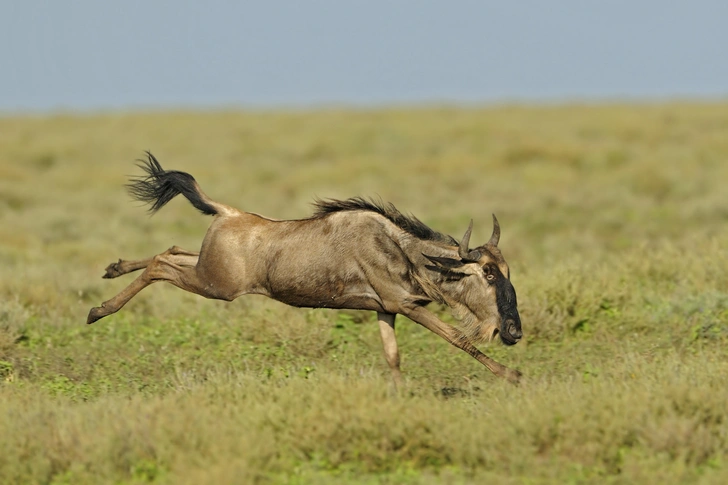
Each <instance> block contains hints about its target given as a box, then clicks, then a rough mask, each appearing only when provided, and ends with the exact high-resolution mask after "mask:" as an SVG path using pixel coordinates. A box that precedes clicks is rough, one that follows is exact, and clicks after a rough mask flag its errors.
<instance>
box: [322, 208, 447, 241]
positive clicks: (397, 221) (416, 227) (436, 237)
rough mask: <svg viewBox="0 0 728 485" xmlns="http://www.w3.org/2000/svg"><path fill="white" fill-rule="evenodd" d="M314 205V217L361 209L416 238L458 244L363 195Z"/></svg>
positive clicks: (414, 218)
mask: <svg viewBox="0 0 728 485" xmlns="http://www.w3.org/2000/svg"><path fill="white" fill-rule="evenodd" d="M314 207H316V212H314V214H313V217H314V218H318V217H324V216H326V215H328V214H333V213H334V212H343V211H358V210H363V211H370V212H376V213H377V214H380V215H382V216H384V217H386V218H387V219H389V220H390V221H391V222H392V223H393V224H394V225H396V226H397V227H399V228H400V229H402V230H403V231H405V232H407V233H409V234H412V235H413V236H415V237H416V238H418V239H423V240H426V241H436V242H440V243H444V244H451V245H454V246H457V244H458V243H457V241H456V240H455V239H453V238H452V237H450V236H448V235H446V234H442V233H440V232H437V231H435V230H433V229H430V228H429V227H427V226H426V225H425V224H424V223H423V222H422V221H420V220H419V219H417V218H416V217H415V216H406V215H404V214H402V213H401V212H400V211H399V210H397V208H396V207H394V204H392V203H384V202H381V201H374V200H368V199H365V198H363V197H352V198H350V199H346V200H336V199H327V200H316V201H315V202H314Z"/></svg>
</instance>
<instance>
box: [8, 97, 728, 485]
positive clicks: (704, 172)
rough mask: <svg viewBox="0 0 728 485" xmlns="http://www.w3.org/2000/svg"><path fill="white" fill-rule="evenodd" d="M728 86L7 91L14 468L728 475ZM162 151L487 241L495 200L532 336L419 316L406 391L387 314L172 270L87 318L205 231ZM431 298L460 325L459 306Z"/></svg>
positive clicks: (296, 198) (281, 207) (216, 191)
mask: <svg viewBox="0 0 728 485" xmlns="http://www.w3.org/2000/svg"><path fill="white" fill-rule="evenodd" d="M727 130H728V104H725V103H703V104H698V103H672V104H644V105H601V106H600V105H596V106H549V107H526V106H524V107H520V106H507V107H492V108H478V109H476V108H473V109H465V108H459V109H455V108H445V107H443V108H421V109H414V108H412V109H381V110H371V111H366V110H364V111H343V110H342V111H338V110H322V111H311V112H295V113H284V112H245V113H239V112H214V113H205V112H197V113H195V112H166V113H131V114H98V115H83V116H81V115H78V116H73V115H57V116H52V117H6V118H0V401H1V405H0V434H2V436H3V439H2V440H0V483H52V484H56V485H58V484H65V483H67V484H83V483H89V484H95V483H125V484H132V483H175V484H177V483H194V484H204V483H332V484H333V483H337V484H339V483H403V484H404V483H406V484H409V483H425V484H428V483H433V484H434V483H483V482H491V483H539V484H540V483H644V482H647V481H650V482H657V481H659V482H660V483H664V484H670V483H716V484H717V483H726V482H727V481H728V463H727V462H726V458H725V457H726V456H728V455H727V453H728V347H727V346H726V344H728V290H727V289H728V257H727V254H726V243H725V241H726V240H727V239H726V238H727V236H728V199H727V198H726V191H725V183H726V180H728V164H727V163H726V161H725V160H726V158H727V157H728V137H726V136H725V133H726V131H727ZM146 149H149V150H151V151H152V152H153V153H154V154H155V155H156V156H157V157H158V158H159V160H160V162H161V163H162V165H163V166H164V167H165V168H167V169H178V170H184V171H188V172H190V173H192V174H193V175H194V176H195V177H196V179H197V180H198V182H199V183H200V185H201V186H202V187H203V189H204V190H205V191H206V192H207V194H208V195H210V196H211V197H212V198H214V199H215V200H218V201H220V202H224V203H227V204H229V205H233V206H236V207H239V208H241V209H244V210H248V211H251V212H258V213H262V214H264V215H267V216H270V217H275V218H298V217H305V216H307V215H308V214H310V213H311V210H312V209H311V207H310V202H311V201H313V200H314V198H315V197H337V198H343V197H349V196H354V195H364V196H372V195H374V196H379V197H381V198H382V199H383V200H386V201H391V202H393V203H395V205H396V206H397V207H398V208H399V209H401V210H402V211H403V212H407V213H413V214H415V215H416V216H418V217H419V218H420V219H421V220H422V221H423V222H425V223H426V224H428V225H430V226H431V227H433V228H435V229H437V230H440V231H442V232H446V233H449V234H452V235H454V236H455V237H460V236H461V235H462V233H463V232H464V230H465V229H466V227H467V224H468V222H469V220H470V219H471V218H473V219H474V221H475V227H474V233H473V238H472V242H473V244H474V245H475V244H479V243H481V242H483V241H485V240H486V239H487V238H488V237H489V236H490V231H491V222H490V221H491V216H490V214H491V213H493V212H494V213H496V215H497V216H498V218H499V220H500V223H501V227H502V236H501V242H500V245H499V246H500V247H501V249H502V251H503V254H504V256H505V257H506V259H507V260H508V262H509V264H510V267H511V275H512V282H513V284H514V286H515V288H516V290H517V292H518V299H519V308H520V312H521V319H522V322H523V331H524V334H525V336H524V340H523V341H522V342H520V343H519V344H518V345H516V346H514V347H509V348H506V347H504V346H502V345H499V344H485V345H481V346H480V348H481V349H482V350H483V351H484V352H485V353H486V354H488V355H490V356H491V357H493V358H495V359H496V360H498V361H500V362H502V363H503V364H505V365H508V366H511V367H515V368H517V369H519V370H520V371H521V372H523V374H524V375H525V380H524V382H523V383H522V384H521V385H519V386H512V385H510V384H508V383H506V382H502V381H500V380H498V379H497V378H495V377H494V376H492V375H491V374H490V373H489V372H488V371H487V370H486V369H485V368H483V367H482V366H481V365H480V364H479V363H478V362H476V361H475V360H474V359H472V358H470V357H469V356H468V355H466V354H464V353H463V352H461V351H458V350H457V349H455V348H452V347H450V346H448V344H447V343H445V342H444V341H442V340H441V339H439V338H438V337H436V336H434V335H432V334H430V333H428V332H427V331H426V330H424V329H423V328H421V327H419V326H417V325H416V324H414V323H412V322H410V321H408V320H406V319H404V318H400V319H399V320H398V322H397V335H398V339H399V341H400V346H401V353H402V366H403V371H404V375H405V381H406V386H405V387H404V389H402V390H401V392H400V393H399V394H395V393H394V392H393V389H392V387H391V384H390V378H389V374H388V369H387V366H386V363H385V361H384V358H383V355H382V350H381V346H380V342H379V336H378V329H377V325H376V322H375V320H374V314H372V313H367V312H354V311H330V310H308V309H293V308H289V307H286V306H284V305H282V304H280V303H277V302H274V301H271V300H267V299H264V298H262V297H254V296H250V297H243V298H240V299H239V300H236V301H234V302H232V303H226V302H216V301H208V300H204V299H202V298H200V297H197V296H194V295H191V294H187V293H183V292H182V291H180V290H178V289H176V288H173V287H171V286H166V285H154V286H152V287H150V288H148V289H146V290H144V291H143V292H142V293H141V294H140V295H139V296H137V297H136V298H135V299H134V300H132V302H131V303H129V305H128V306H127V307H125V308H124V309H122V310H121V311H120V312H119V313H118V314H116V315H113V316H110V317H108V318H106V319H104V320H101V321H99V322H98V323H96V324H94V325H91V326H87V325H85V324H84V322H85V318H86V314H87V312H88V310H89V308H90V307H92V306H96V305H98V304H99V303H100V302H101V301H103V300H105V299H108V298H109V297H111V296H113V295H114V294H116V293H117V292H118V291H119V290H121V288H123V287H124V286H125V285H127V284H128V283H129V282H130V281H131V279H132V278H133V276H131V275H130V276H125V277H121V278H118V279H115V280H103V279H101V276H102V275H103V269H104V268H105V267H106V266H107V265H108V264H109V263H111V262H113V261H115V260H116V259H117V258H119V257H123V258H142V257H148V256H151V255H153V254H156V253H159V252H162V251H164V250H165V249H167V248H168V247H170V246H172V245H179V246H182V247H184V248H187V249H196V248H199V245H200V242H201V240H202V237H203V236H204V233H205V230H206V228H207V226H208V225H209V223H210V220H211V219H210V218H209V217H205V216H202V215H200V214H199V213H197V211H195V210H194V209H193V208H192V207H191V206H190V205H189V204H188V203H187V202H186V201H185V200H184V199H183V198H181V197H180V198H178V199H175V200H174V201H172V202H171V203H170V204H169V206H167V207H165V208H164V209H162V211H160V212H159V213H158V214H157V215H155V216H154V217H151V218H150V217H148V215H147V214H146V213H145V209H144V208H143V207H140V206H138V204H136V203H133V202H130V198H129V197H128V196H127V194H126V193H125V192H124V187H123V184H124V183H125V182H126V179H127V176H128V175H131V174H138V173H139V169H137V168H135V167H134V165H133V160H134V159H135V158H137V157H141V156H142V155H143V150H146ZM432 309H433V310H434V311H435V312H436V313H437V314H438V315H440V316H441V318H443V319H444V320H445V321H447V322H451V323H453V324H455V322H454V320H453V319H452V317H450V315H449V313H448V311H447V309H446V308H442V307H437V306H433V307H432Z"/></svg>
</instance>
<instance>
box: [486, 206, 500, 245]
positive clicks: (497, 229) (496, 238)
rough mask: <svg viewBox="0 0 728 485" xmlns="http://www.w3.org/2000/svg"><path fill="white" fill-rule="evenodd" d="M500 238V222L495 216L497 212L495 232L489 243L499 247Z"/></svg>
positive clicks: (494, 222)
mask: <svg viewBox="0 0 728 485" xmlns="http://www.w3.org/2000/svg"><path fill="white" fill-rule="evenodd" d="M499 240H500V224H498V219H497V218H496V217H495V214H493V234H492V235H491V236H490V239H489V240H488V243H487V244H489V245H491V246H496V247H497V246H498V241H499Z"/></svg>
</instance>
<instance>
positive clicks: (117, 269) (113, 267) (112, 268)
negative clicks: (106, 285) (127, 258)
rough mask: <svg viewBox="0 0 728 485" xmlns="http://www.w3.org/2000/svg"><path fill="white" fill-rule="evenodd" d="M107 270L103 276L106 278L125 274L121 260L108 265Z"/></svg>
mask: <svg viewBox="0 0 728 485" xmlns="http://www.w3.org/2000/svg"><path fill="white" fill-rule="evenodd" d="M105 271H106V273H105V274H104V276H102V278H106V279H110V278H116V277H117V276H121V275H122V274H124V273H122V272H121V260H119V261H118V262H116V263H111V264H110V265H108V266H107V267H106V270H105Z"/></svg>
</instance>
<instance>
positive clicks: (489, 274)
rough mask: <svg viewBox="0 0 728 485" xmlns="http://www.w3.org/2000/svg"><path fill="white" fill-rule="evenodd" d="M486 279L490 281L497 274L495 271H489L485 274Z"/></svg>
mask: <svg viewBox="0 0 728 485" xmlns="http://www.w3.org/2000/svg"><path fill="white" fill-rule="evenodd" d="M485 279H486V280H488V281H493V280H494V279H495V275H494V274H493V273H487V274H486V275H485Z"/></svg>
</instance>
